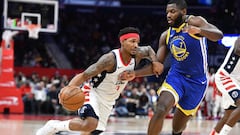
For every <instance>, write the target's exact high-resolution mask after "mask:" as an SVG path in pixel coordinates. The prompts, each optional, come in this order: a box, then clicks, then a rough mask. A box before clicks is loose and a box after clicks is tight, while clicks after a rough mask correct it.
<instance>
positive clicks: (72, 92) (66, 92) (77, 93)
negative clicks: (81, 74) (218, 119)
mask: <svg viewBox="0 0 240 135" xmlns="http://www.w3.org/2000/svg"><path fill="white" fill-rule="evenodd" d="M61 91H62V92H61V93H60V98H61V99H62V100H61V102H62V103H61V104H62V106H63V107H64V108H65V109H67V110H69V111H76V110H77V109H79V108H80V107H81V106H82V105H83V104H84V101H85V94H84V92H83V91H82V89H81V88H79V87H71V86H69V87H65V88H63V89H62V90H61Z"/></svg>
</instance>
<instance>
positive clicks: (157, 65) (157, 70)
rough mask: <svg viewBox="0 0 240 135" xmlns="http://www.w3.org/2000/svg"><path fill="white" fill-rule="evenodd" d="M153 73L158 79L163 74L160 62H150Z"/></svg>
mask: <svg viewBox="0 0 240 135" xmlns="http://www.w3.org/2000/svg"><path fill="white" fill-rule="evenodd" d="M152 66H153V69H152V70H153V73H154V74H155V75H156V77H158V76H159V75H160V74H161V73H162V72H163V64H162V63H160V62H152Z"/></svg>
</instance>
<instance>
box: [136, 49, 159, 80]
mask: <svg viewBox="0 0 240 135" xmlns="http://www.w3.org/2000/svg"><path fill="white" fill-rule="evenodd" d="M144 58H147V59H149V60H150V61H151V63H152V65H148V66H147V67H144V68H142V69H141V71H140V72H139V73H141V74H136V75H137V76H136V77H140V76H149V75H153V74H155V75H156V76H158V75H160V74H161V73H162V67H163V64H162V63H160V62H159V61H158V59H157V56H156V53H155V51H154V50H153V49H152V47H151V46H142V47H139V48H138V55H137V58H136V59H137V64H139V62H140V61H141V60H142V59H144Z"/></svg>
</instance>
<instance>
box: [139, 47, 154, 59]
mask: <svg viewBox="0 0 240 135" xmlns="http://www.w3.org/2000/svg"><path fill="white" fill-rule="evenodd" d="M139 52H140V57H141V58H149V59H150V60H151V61H157V58H156V53H155V51H154V50H153V49H152V47H151V46H144V47H140V48H139Z"/></svg>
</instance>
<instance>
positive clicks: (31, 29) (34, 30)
mask: <svg viewBox="0 0 240 135" xmlns="http://www.w3.org/2000/svg"><path fill="white" fill-rule="evenodd" d="M26 27H27V30H28V37H29V38H33V39H38V34H39V31H40V29H41V26H40V25H36V24H30V25H27V26H26Z"/></svg>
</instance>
